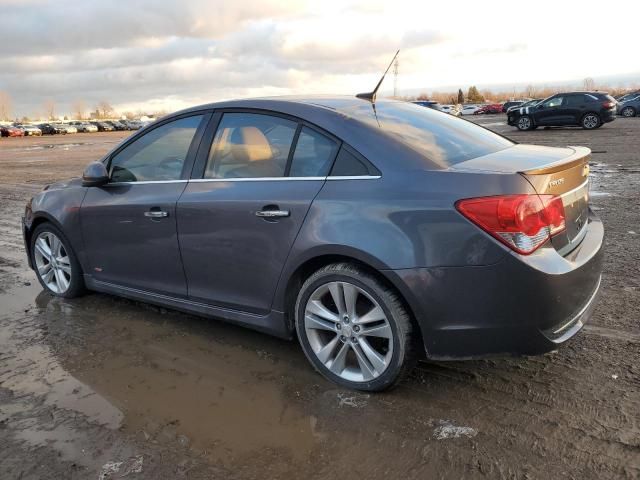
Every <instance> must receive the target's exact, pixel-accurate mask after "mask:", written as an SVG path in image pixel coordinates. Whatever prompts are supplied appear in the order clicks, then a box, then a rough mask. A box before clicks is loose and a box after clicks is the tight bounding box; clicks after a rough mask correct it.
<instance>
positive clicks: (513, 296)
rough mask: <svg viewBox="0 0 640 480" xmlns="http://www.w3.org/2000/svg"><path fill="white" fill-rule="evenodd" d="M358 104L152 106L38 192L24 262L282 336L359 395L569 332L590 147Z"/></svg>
mask: <svg viewBox="0 0 640 480" xmlns="http://www.w3.org/2000/svg"><path fill="white" fill-rule="evenodd" d="M371 107H372V103H371V102H370V101H369V100H362V99H358V98H355V97H353V98H352V97H323V98H322V99H318V98H317V97H311V98H302V97H297V98H294V99H291V98H284V99H278V98H270V99H251V100H239V101H229V102H222V103H215V104H210V105H202V106H198V107H194V108H191V109H188V110H183V111H181V112H177V113H175V114H171V115H168V116H166V117H163V118H162V119H161V120H159V121H157V122H155V123H154V124H152V125H150V126H148V127H147V128H146V129H144V130H141V131H139V132H138V133H136V134H134V135H131V136H130V137H129V138H128V139H126V140H125V141H124V142H123V143H121V144H119V145H118V146H117V147H115V148H114V150H113V151H111V152H109V153H108V154H106V155H105V156H104V158H103V159H102V160H101V161H100V162H94V163H91V164H90V165H89V166H88V167H87V168H86V169H85V171H84V174H83V178H82V179H74V180H69V181H63V182H59V183H55V184H53V185H49V187H48V188H47V189H46V190H44V191H41V192H38V193H36V194H35V196H34V197H33V198H32V199H31V200H30V201H29V202H28V203H27V205H26V208H25V214H24V217H23V225H22V232H23V236H24V241H25V242H24V243H25V246H26V252H27V256H28V261H29V266H30V267H31V268H32V269H34V272H35V275H36V276H37V278H38V280H39V281H40V283H41V285H42V287H43V288H44V289H45V290H46V291H47V292H49V293H50V294H52V295H56V296H61V297H74V296H78V295H80V294H81V293H82V292H83V290H84V289H85V288H88V289H90V290H96V291H100V292H107V293H111V294H116V295H122V296H125V297H128V298H132V299H137V300H139V301H146V302H150V303H155V304H160V305H164V306H168V307H170V308H176V309H180V310H184V311H188V312H192V313H196V314H199V315H203V316H206V317H213V318H221V319H226V320H229V321H232V322H234V323H237V324H242V325H245V326H248V327H252V328H255V329H258V330H260V331H263V332H268V333H271V334H274V335H278V336H281V337H285V338H293V337H295V336H297V337H298V339H299V342H300V345H301V346H302V349H303V351H304V353H305V355H306V356H307V358H308V359H309V361H310V363H311V364H312V365H313V366H314V367H315V368H316V369H317V370H318V371H319V372H320V373H321V374H322V375H324V376H325V377H327V378H328V379H330V380H331V381H334V382H336V383H338V384H340V385H342V386H344V387H349V388H354V389H360V390H367V391H377V390H384V389H386V388H389V387H390V386H392V385H394V384H395V383H397V382H398V381H399V380H400V379H401V378H403V376H404V375H405V374H407V373H408V372H409V371H410V369H411V367H412V366H413V364H414V362H415V360H416V358H417V357H418V356H427V357H428V358H432V359H441V360H442V359H449V360H451V359H455V358H469V357H475V356H485V355H492V354H494V355H495V354H510V353H520V354H522V353H524V354H535V353H542V352H546V351H550V350H555V349H557V348H558V347H559V345H561V344H562V343H564V342H566V341H567V340H569V339H570V338H571V337H573V336H574V335H576V334H577V333H578V332H579V331H580V330H581V328H582V327H583V325H584V324H585V323H586V322H587V319H588V318H589V316H590V315H591V313H592V312H593V310H594V306H595V300H594V299H595V298H596V296H597V293H598V290H599V287H600V280H601V272H602V257H603V253H602V252H603V248H602V246H603V236H604V229H603V226H602V222H601V221H600V220H599V219H598V218H597V217H596V216H595V215H594V214H593V212H592V211H591V210H590V209H589V195H588V191H589V177H588V175H587V173H588V161H589V158H590V150H589V149H588V148H584V147H571V148H552V147H544V146H531V145H517V144H514V143H513V142H511V141H510V140H508V139H507V138H505V137H502V136H500V135H497V134H495V133H494V132H491V131H490V130H487V129H484V128H482V127H480V126H478V125H475V124H474V123H472V122H467V121H462V120H461V119H458V118H454V117H452V116H450V115H443V114H441V113H440V112H435V111H434V110H433V109H431V108H422V107H420V106H417V105H412V104H410V103H408V102H398V101H391V100H384V99H383V100H378V101H376V102H375V109H373V108H371ZM213 115H216V118H217V120H218V121H217V122H212V121H211V119H212V118H213ZM381 239H387V241H381ZM389 239H391V240H389ZM496 292H502V293H504V292H507V293H508V294H506V295H500V294H496ZM105 314H107V313H106V312H105Z"/></svg>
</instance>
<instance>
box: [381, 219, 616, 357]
mask: <svg viewBox="0 0 640 480" xmlns="http://www.w3.org/2000/svg"><path fill="white" fill-rule="evenodd" d="M603 237H604V229H603V227H602V222H601V221H600V220H599V219H598V218H597V217H595V216H594V215H593V213H591V214H590V217H589V227H588V230H587V234H586V236H585V238H584V240H583V241H582V242H581V243H580V245H578V247H576V248H575V249H574V250H573V251H572V252H570V253H569V254H567V255H566V256H565V257H562V256H560V255H559V254H558V253H557V252H556V251H555V249H553V248H552V247H549V248H541V249H540V250H538V251H537V252H535V253H534V254H533V255H530V256H521V255H517V254H509V255H506V256H505V257H504V258H503V259H502V260H500V261H499V262H498V263H496V264H493V265H487V266H473V267H439V268H420V269H406V270H394V271H393V274H394V275H396V276H397V278H396V280H399V284H400V285H402V287H401V290H404V291H403V292H402V293H403V295H404V296H405V298H406V299H407V301H408V303H409V304H410V306H411V308H412V310H413V313H414V314H415V316H416V319H417V321H418V323H419V325H420V327H421V332H422V337H423V340H424V346H425V349H426V352H427V356H428V357H429V358H434V359H455V358H458V359H460V358H473V357H480V356H486V355H497V354H538V353H544V352H546V351H550V350H553V349H555V348H557V346H558V345H559V344H561V343H563V342H565V341H567V340H568V339H569V338H571V337H573V336H574V335H575V334H576V333H577V332H578V331H579V330H580V329H581V328H582V326H583V325H584V324H585V322H586V321H587V320H588V319H589V317H590V315H591V313H592V311H593V309H594V306H595V304H596V298H597V293H598V290H599V286H600V278H601V271H602V255H603V252H602V244H603ZM390 278H392V276H391V275H390Z"/></svg>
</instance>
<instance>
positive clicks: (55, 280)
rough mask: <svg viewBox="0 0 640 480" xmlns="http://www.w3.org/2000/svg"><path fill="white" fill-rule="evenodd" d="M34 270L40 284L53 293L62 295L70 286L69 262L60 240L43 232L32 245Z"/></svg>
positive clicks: (50, 233) (51, 234)
mask: <svg viewBox="0 0 640 480" xmlns="http://www.w3.org/2000/svg"><path fill="white" fill-rule="evenodd" d="M34 259H35V263H36V270H37V272H38V275H39V276H40V278H41V279H42V282H43V283H44V284H45V285H46V286H47V288H49V289H50V290H51V291H52V292H54V293H58V294H61V293H64V292H66V291H67V290H68V289H69V285H70V284H71V260H70V258H69V254H68V253H67V250H66V249H65V247H64V244H63V243H62V241H60V239H59V238H58V237H57V236H56V235H55V234H54V233H52V232H47V231H44V232H42V233H40V235H38V238H36V241H35V243H34Z"/></svg>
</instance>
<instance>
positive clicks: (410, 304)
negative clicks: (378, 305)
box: [274, 247, 423, 345]
mask: <svg viewBox="0 0 640 480" xmlns="http://www.w3.org/2000/svg"><path fill="white" fill-rule="evenodd" d="M332 263H351V264H353V265H356V266H358V267H359V268H361V269H363V270H365V271H367V272H368V273H370V274H371V275H373V276H375V277H376V278H377V279H379V280H380V282H382V283H383V284H384V285H385V286H386V287H387V288H390V289H392V290H393V291H394V292H396V294H397V295H398V297H399V298H400V301H401V302H402V304H403V306H404V308H405V309H406V311H407V313H408V314H409V317H410V318H411V322H412V324H413V326H414V328H415V331H416V335H415V338H416V339H417V340H418V341H419V342H420V345H423V340H422V330H421V328H420V322H418V321H417V318H416V315H415V312H416V311H417V304H416V303H415V300H414V299H413V298H412V295H411V293H410V292H409V291H408V288H407V287H406V285H404V283H403V282H402V281H401V280H400V278H399V277H398V276H397V275H395V274H394V271H393V270H390V269H388V267H387V266H386V265H384V264H383V263H382V262H380V261H379V260H378V259H376V258H375V257H371V256H370V255H368V254H366V253H365V252H362V251H360V250H356V249H352V248H347V247H342V248H336V249H335V250H325V249H322V251H316V252H314V253H310V254H309V255H307V256H305V257H304V258H303V259H300V260H299V261H298V262H296V263H295V265H294V266H292V267H290V268H289V269H288V270H287V271H288V272H289V273H287V274H286V275H283V277H282V278H281V281H280V283H281V285H280V286H279V287H278V291H277V292H276V299H275V301H274V309H276V310H281V311H283V312H284V318H285V322H286V326H287V328H288V329H289V331H291V332H294V331H295V311H294V310H295V304H296V299H297V297H298V292H299V291H300V288H301V287H302V284H303V283H304V282H305V280H306V279H307V278H309V277H310V276H311V275H312V274H313V273H314V272H316V271H317V270H319V269H321V268H322V267H325V266H327V265H330V264H332Z"/></svg>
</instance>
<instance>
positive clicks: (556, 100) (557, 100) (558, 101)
mask: <svg viewBox="0 0 640 480" xmlns="http://www.w3.org/2000/svg"><path fill="white" fill-rule="evenodd" d="M563 98H564V97H553V98H552V99H551V100H547V101H546V102H544V107H545V108H552V107H559V106H560V105H562V99H563Z"/></svg>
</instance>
